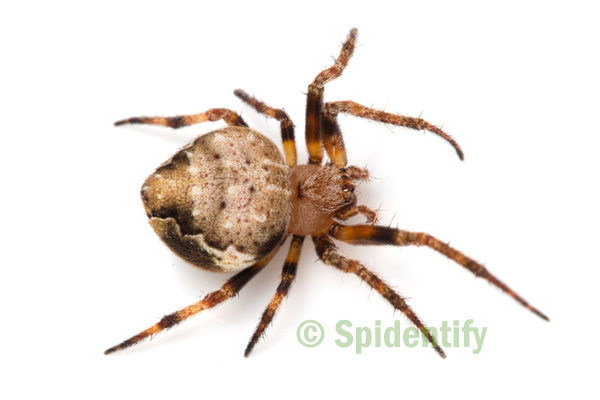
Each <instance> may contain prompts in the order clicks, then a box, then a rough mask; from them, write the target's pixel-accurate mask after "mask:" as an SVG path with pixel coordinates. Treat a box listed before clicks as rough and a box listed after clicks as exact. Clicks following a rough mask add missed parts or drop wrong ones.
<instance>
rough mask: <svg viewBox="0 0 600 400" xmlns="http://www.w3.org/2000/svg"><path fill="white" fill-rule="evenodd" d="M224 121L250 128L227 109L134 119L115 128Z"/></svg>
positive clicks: (186, 124) (116, 123)
mask: <svg viewBox="0 0 600 400" xmlns="http://www.w3.org/2000/svg"><path fill="white" fill-rule="evenodd" d="M220 119H222V120H224V121H225V122H227V125H233V126H248V125H246V123H245V122H244V120H243V119H242V117H240V116H239V115H238V113H236V112H235V111H231V110H228V109H227V108H211V109H210V110H207V111H205V112H203V113H199V114H192V115H177V116H175V117H133V118H127V119H123V120H120V121H117V122H115V126H119V125H125V124H148V125H161V126H167V127H170V128H181V127H184V126H189V125H194V124H198V123H200V122H206V121H218V120H220Z"/></svg>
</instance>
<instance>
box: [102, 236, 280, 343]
mask: <svg viewBox="0 0 600 400" xmlns="http://www.w3.org/2000/svg"><path fill="white" fill-rule="evenodd" d="M278 249H279V246H277V249H276V250H275V251H272V252H271V253H270V254H269V255H268V256H267V257H265V258H264V259H262V260H261V261H259V262H258V263H256V264H254V265H253V266H251V267H248V268H246V269H245V270H243V271H241V272H239V273H238V274H236V275H234V276H233V277H231V278H230V279H228V280H227V282H225V284H224V285H223V286H221V288H220V289H219V290H217V291H215V292H212V293H209V294H207V295H206V296H205V297H204V298H203V299H202V300H200V301H199V302H197V303H196V304H192V305H191V306H188V307H186V308H184V309H181V310H179V311H176V312H174V313H172V314H169V315H165V316H164V317H163V318H162V319H161V320H160V321H159V322H158V323H157V324H155V325H153V326H151V327H150V328H148V329H146V330H145V331H143V332H140V333H138V334H137V335H135V336H133V337H131V338H129V339H127V340H125V341H124V342H123V343H121V344H118V345H116V346H114V347H111V348H110V349H108V350H106V351H105V352H104V354H111V353H114V352H115V351H119V350H124V349H126V348H128V347H131V346H133V345H134V344H137V343H139V342H141V341H142V340H144V339H147V338H149V337H152V336H154V335H156V334H157V333H159V332H161V331H164V330H166V329H169V328H172V327H174V326H175V325H177V324H179V323H180V322H181V321H184V320H186V319H188V318H189V317H191V316H193V315H195V314H198V313H199V312H201V311H204V310H208V309H209V308H213V307H215V306H217V305H219V304H221V303H222V302H224V301H225V300H229V299H230V298H232V297H233V296H235V295H236V294H237V293H238V292H239V291H240V290H241V289H242V288H243V287H244V286H245V285H246V283H248V282H249V281H250V279H252V278H254V276H255V275H256V274H257V273H258V272H259V271H260V270H262V269H263V268H264V267H265V265H267V264H268V263H269V261H271V259H272V258H273V256H274V255H275V253H276V252H277V250H278Z"/></svg>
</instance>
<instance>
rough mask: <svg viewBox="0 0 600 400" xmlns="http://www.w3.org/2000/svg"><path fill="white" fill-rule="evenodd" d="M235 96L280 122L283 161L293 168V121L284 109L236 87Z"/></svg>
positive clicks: (294, 164) (294, 148)
mask: <svg viewBox="0 0 600 400" xmlns="http://www.w3.org/2000/svg"><path fill="white" fill-rule="evenodd" d="M233 93H234V94H235V95H236V96H237V97H239V98H240V99H242V100H243V101H244V102H245V103H247V104H248V105H250V106H251V107H252V108H254V109H255V110H256V111H257V112H259V113H261V114H264V115H267V116H269V117H271V118H275V119H276V120H277V121H279V122H280V126H281V139H282V141H283V151H284V153H285V162H286V164H287V166H288V167H290V168H294V167H295V166H296V160H297V156H296V140H295V138H294V123H293V122H292V120H291V119H290V117H289V116H288V115H287V113H286V112H285V111H283V110H282V109H280V108H272V107H269V106H268V105H266V104H265V103H263V102H262V101H260V100H258V99H257V98H255V97H253V96H250V95H249V94H248V93H246V92H244V91H243V90H242V89H236V90H235V91H234V92H233Z"/></svg>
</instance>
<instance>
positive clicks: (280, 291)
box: [244, 236, 304, 357]
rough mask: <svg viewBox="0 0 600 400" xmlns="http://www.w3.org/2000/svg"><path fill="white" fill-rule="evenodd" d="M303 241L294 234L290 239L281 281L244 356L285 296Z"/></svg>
mask: <svg viewBox="0 0 600 400" xmlns="http://www.w3.org/2000/svg"><path fill="white" fill-rule="evenodd" d="M303 242H304V237H303V236H294V238H293V239H292V243H291V245H290V250H289V252H288V255H287V258H286V259H285V263H284V264H283V271H282V272H281V282H280V283H279V286H278V287H277V291H276V292H275V296H273V299H272V300H271V302H270V303H269V305H268V306H267V308H266V310H265V311H264V313H263V315H262V317H261V319H260V322H259V323H258V326H257V327H256V330H255V331H254V334H253V335H252V338H251V339H250V342H249V343H248V346H247V347H246V351H245V352H244V357H248V356H249V355H250V353H251V352H252V350H253V349H254V346H256V344H257V343H258V341H259V340H260V338H261V337H262V336H263V335H264V333H265V329H267V327H268V326H269V324H270V323H271V321H272V320H273V317H274V316H275V313H276V312H277V308H279V305H280V304H281V301H282V300H283V299H284V298H285V297H286V296H287V294H288V292H289V290H290V287H291V286H292V282H293V281H294V278H296V271H297V269H298V260H299V259H300V250H301V249H302V243H303Z"/></svg>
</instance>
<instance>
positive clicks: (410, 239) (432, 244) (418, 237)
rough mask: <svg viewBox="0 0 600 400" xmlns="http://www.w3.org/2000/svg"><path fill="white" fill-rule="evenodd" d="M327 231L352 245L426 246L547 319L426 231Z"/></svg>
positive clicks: (363, 227) (338, 227) (335, 226)
mask: <svg viewBox="0 0 600 400" xmlns="http://www.w3.org/2000/svg"><path fill="white" fill-rule="evenodd" d="M329 234H330V235H331V236H333V237H334V238H336V239H338V240H341V241H343V242H346V243H350V244H355V245H384V246H385V245H394V246H427V247H429V248H431V249H433V250H435V251H437V252H439V253H441V254H443V255H445V256H446V257H448V258H449V259H451V260H453V261H455V262H456V263H457V264H459V265H461V266H462V267H464V268H466V269H468V270H469V271H471V272H472V273H473V275H475V276H477V277H480V278H483V279H485V280H486V281H488V282H490V283H491V284H492V285H494V286H496V287H497V288H499V289H500V290H502V291H503V292H504V293H506V294H507V295H509V296H510V297H512V298H513V299H515V300H516V301H517V302H518V303H519V304H521V305H522V306H523V307H525V308H527V309H528V310H530V311H531V312H533V313H534V314H536V315H537V316H539V317H541V318H543V319H545V320H546V321H550V319H549V318H548V317H547V316H546V315H544V314H543V313H542V312H541V311H539V310H538V309H537V308H535V307H533V306H532V305H531V304H529V303H528V302H527V301H525V299H523V298H522V297H521V296H519V295H518V294H516V293H515V292H514V291H513V290H512V289H510V288H509V287H508V286H506V285H505V284H504V283H502V282H501V281H500V280H498V278H496V277H495V276H494V275H492V274H491V273H490V272H489V271H488V270H487V269H486V268H485V267H484V266H483V265H481V264H480V263H478V262H477V261H474V260H473V259H471V258H469V257H467V256H465V255H464V254H463V253H461V252H460V251H458V250H456V249H454V248H452V247H450V246H449V245H448V244H446V243H444V242H441V241H440V240H439V239H436V238H435V237H433V236H431V235H429V234H427V233H423V232H408V231H403V230H400V229H395V228H389V227H385V226H373V225H354V226H347V225H340V224H337V223H334V224H332V225H331V227H330V228H329Z"/></svg>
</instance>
